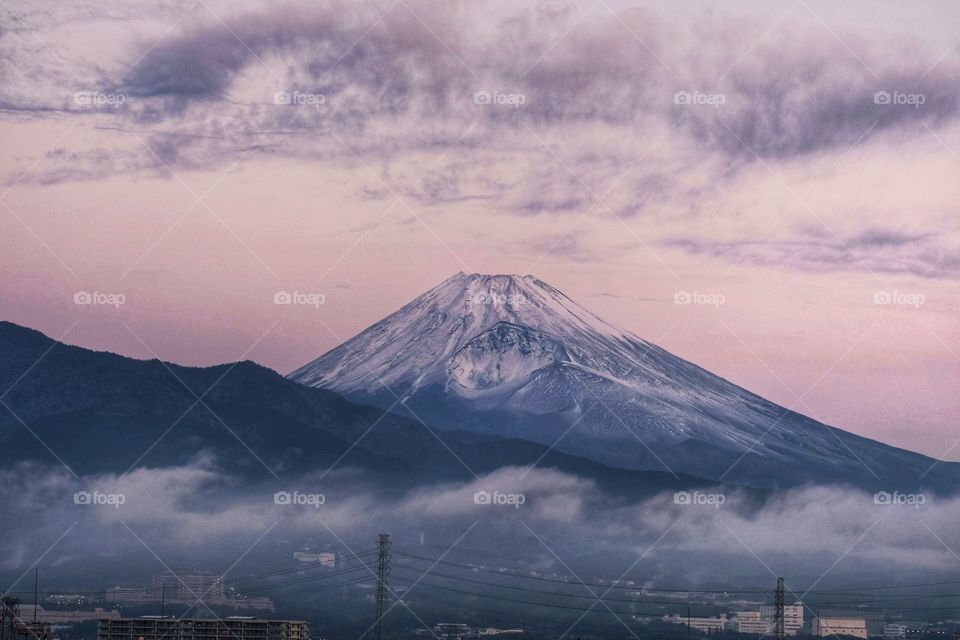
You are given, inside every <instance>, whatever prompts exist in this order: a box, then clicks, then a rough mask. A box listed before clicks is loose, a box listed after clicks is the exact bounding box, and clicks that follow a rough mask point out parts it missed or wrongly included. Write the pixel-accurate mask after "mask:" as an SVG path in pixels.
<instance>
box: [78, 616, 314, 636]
mask: <svg viewBox="0 0 960 640" xmlns="http://www.w3.org/2000/svg"><path fill="white" fill-rule="evenodd" d="M224 638H229V640H310V632H309V629H308V627H307V623H306V622H304V621H303V620H265V619H262V618H251V617H247V616H231V617H228V618H223V619H216V618H171V617H160V616H143V617H141V618H118V619H115V620H101V621H100V623H99V624H98V625H97V640H223V639H224Z"/></svg>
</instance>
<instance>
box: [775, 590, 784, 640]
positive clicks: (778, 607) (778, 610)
mask: <svg viewBox="0 0 960 640" xmlns="http://www.w3.org/2000/svg"><path fill="white" fill-rule="evenodd" d="M785 635H786V624H785V621H784V612H783V578H777V590H776V591H775V592H774V599H773V638H774V640H783V638H784V636H785Z"/></svg>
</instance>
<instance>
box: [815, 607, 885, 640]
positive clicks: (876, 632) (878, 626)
mask: <svg viewBox="0 0 960 640" xmlns="http://www.w3.org/2000/svg"><path fill="white" fill-rule="evenodd" d="M817 615H819V616H823V617H824V618H852V619H854V620H863V621H864V623H865V624H866V627H867V635H868V636H882V635H883V627H884V626H885V625H886V624H887V621H886V616H885V615H884V612H883V610H882V609H875V610H866V609H858V608H855V607H849V608H838V607H829V608H827V607H824V608H823V609H817Z"/></svg>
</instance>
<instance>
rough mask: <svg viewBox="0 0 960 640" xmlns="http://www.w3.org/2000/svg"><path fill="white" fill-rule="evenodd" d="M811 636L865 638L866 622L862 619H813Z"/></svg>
mask: <svg viewBox="0 0 960 640" xmlns="http://www.w3.org/2000/svg"><path fill="white" fill-rule="evenodd" d="M812 632H813V635H815V636H823V637H826V636H853V637H855V638H864V640H866V637H867V621H866V620H864V619H862V618H819V617H818V618H814V619H813V630H812Z"/></svg>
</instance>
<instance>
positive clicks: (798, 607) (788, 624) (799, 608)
mask: <svg viewBox="0 0 960 640" xmlns="http://www.w3.org/2000/svg"><path fill="white" fill-rule="evenodd" d="M775 612H776V608H775V607H774V606H773V605H772V604H771V605H762V606H761V607H760V617H762V618H763V619H764V620H767V621H768V622H769V624H770V628H771V629H773V617H774V613H775ZM801 629H803V603H801V602H798V603H796V604H791V605H785V606H784V607H783V630H784V633H785V634H786V635H788V636H795V635H797V634H798V633H800V630H801Z"/></svg>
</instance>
